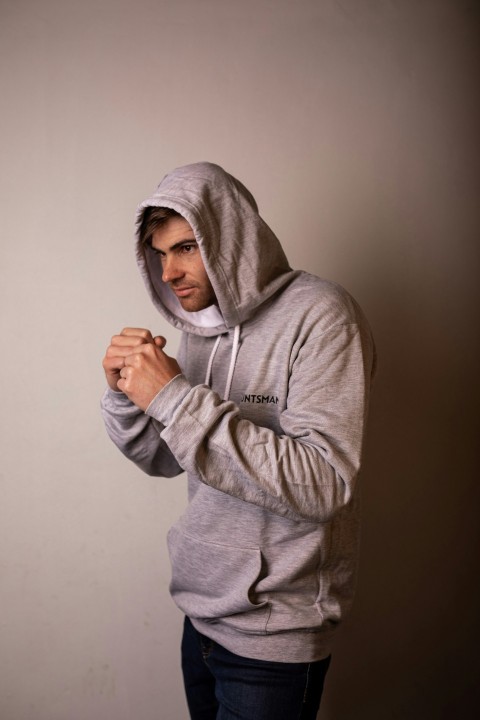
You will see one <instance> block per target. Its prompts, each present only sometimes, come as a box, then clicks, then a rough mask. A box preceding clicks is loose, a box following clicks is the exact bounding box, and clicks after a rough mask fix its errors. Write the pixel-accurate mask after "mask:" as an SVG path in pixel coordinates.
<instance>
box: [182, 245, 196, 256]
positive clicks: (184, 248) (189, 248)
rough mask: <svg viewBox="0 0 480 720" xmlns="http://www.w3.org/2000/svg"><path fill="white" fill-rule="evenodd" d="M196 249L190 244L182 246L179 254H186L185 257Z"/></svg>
mask: <svg viewBox="0 0 480 720" xmlns="http://www.w3.org/2000/svg"><path fill="white" fill-rule="evenodd" d="M195 248H196V245H195V244H194V243H192V244H191V245H182V247H181V252H184V253H187V255H188V254H189V253H191V252H193V251H194V250H195Z"/></svg>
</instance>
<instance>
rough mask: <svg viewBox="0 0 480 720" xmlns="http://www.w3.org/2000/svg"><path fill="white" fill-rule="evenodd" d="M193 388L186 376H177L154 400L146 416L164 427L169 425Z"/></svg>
mask: <svg viewBox="0 0 480 720" xmlns="http://www.w3.org/2000/svg"><path fill="white" fill-rule="evenodd" d="M191 389H192V386H191V385H190V383H189V382H188V380H187V378H186V377H185V376H184V375H176V376H175V377H174V378H173V379H172V380H170V382H168V383H167V384H166V385H165V386H164V387H163V388H162V389H161V390H160V391H159V392H158V393H157V394H156V395H155V397H154V398H153V400H152V401H151V403H150V405H149V406H148V407H147V409H146V410H145V414H146V415H150V417H153V418H155V420H158V421H159V422H161V423H162V425H169V423H170V422H171V421H172V418H173V416H174V414H175V412H176V410H177V408H178V406H179V405H180V404H181V403H182V402H183V400H184V399H185V398H186V396H187V395H188V393H189V392H190V390H191Z"/></svg>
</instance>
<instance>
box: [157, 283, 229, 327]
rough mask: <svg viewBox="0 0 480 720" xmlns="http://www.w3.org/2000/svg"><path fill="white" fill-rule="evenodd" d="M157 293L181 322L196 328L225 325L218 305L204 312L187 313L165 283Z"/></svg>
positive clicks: (211, 306)
mask: <svg viewBox="0 0 480 720" xmlns="http://www.w3.org/2000/svg"><path fill="white" fill-rule="evenodd" d="M157 291H159V295H161V300H162V302H163V304H164V305H165V307H167V308H168V309H169V310H170V312H171V313H172V314H173V315H175V316H176V317H178V318H179V319H180V320H184V321H185V322H187V323H190V324H191V325H195V327H204V328H214V327H218V326H219V325H225V320H224V319H223V315H222V313H221V312H220V308H219V307H218V305H210V306H209V307H207V308H205V309H204V310H199V311H198V312H187V311H186V310H184V309H183V308H182V306H181V304H180V301H179V299H178V298H177V296H176V295H175V294H174V293H173V292H172V291H171V290H170V288H169V287H168V286H167V285H165V283H161V285H160V287H159V288H158V290H157Z"/></svg>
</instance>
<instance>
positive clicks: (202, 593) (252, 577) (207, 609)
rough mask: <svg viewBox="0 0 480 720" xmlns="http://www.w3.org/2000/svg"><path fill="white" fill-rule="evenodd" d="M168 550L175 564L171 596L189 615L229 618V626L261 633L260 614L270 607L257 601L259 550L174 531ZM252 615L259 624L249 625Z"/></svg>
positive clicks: (169, 538) (252, 623)
mask: <svg viewBox="0 0 480 720" xmlns="http://www.w3.org/2000/svg"><path fill="white" fill-rule="evenodd" d="M168 549H169V552H170V561H171V564H172V582H171V584H170V592H171V594H172V597H173V599H174V601H175V603H176V604H177V605H178V607H179V608H180V609H181V610H182V611H183V612H184V613H185V614H186V615H188V616H189V617H192V618H199V619H202V620H216V619H220V618H223V619H227V618H229V620H230V622H228V621H227V622H228V624H231V625H232V626H248V627H250V629H251V630H255V629H257V630H258V629H259V627H257V628H255V626H257V625H259V624H260V623H261V618H260V617H259V616H258V615H259V613H258V610H261V609H262V608H264V607H265V606H266V603H265V602H262V603H255V601H254V588H255V584H256V582H257V579H258V577H259V575H260V572H261V566H262V556H261V553H260V550H259V549H258V548H251V547H247V548H243V547H242V548H239V547H232V546H230V545H221V544H219V543H212V542H205V541H204V540H200V539H198V538H193V537H190V536H189V535H185V534H184V533H183V532H181V531H180V530H178V528H176V527H173V528H171V530H170V532H169V533H168ZM252 611H253V616H256V620H255V619H254V617H253V616H252V617H250V618H249V620H248V621H247V622H245V621H246V618H245V613H248V614H250V615H252ZM260 615H263V613H262V612H261V613H260Z"/></svg>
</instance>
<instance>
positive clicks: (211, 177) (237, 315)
mask: <svg viewBox="0 0 480 720" xmlns="http://www.w3.org/2000/svg"><path fill="white" fill-rule="evenodd" d="M147 207H168V208H172V209H173V210H176V211H177V212H178V213H180V215H182V216H183V217H184V218H185V220H186V221H187V222H188V223H189V225H190V226H191V227H192V229H193V232H194V234H195V239H196V241H197V243H198V246H199V249H200V253H201V256H202V259H203V263H204V265H205V269H206V271H207V274H208V277H209V279H210V282H211V283H212V287H213V289H214V292H215V295H216V297H217V302H218V307H217V306H212V307H210V308H207V309H206V310H202V311H200V312H186V311H185V310H183V308H182V306H181V304H180V302H179V300H178V299H177V297H176V296H175V294H174V293H173V292H172V291H171V290H170V288H169V286H168V285H167V284H166V283H164V282H163V280H162V277H161V275H162V270H161V265H160V262H159V260H158V256H156V255H155V254H154V253H153V252H152V251H151V249H150V248H148V247H144V246H143V245H142V244H141V242H140V238H139V232H140V227H141V223H142V218H143V213H144V211H145V208H147ZM136 228H137V234H136V257H137V263H138V266H139V268H140V272H141V274H142V277H143V280H144V282H145V285H146V287H147V290H148V292H149V294H150V297H151V298H152V301H153V303H154V305H155V307H156V308H157V309H158V311H159V312H160V313H161V314H162V315H163V316H164V317H165V318H166V319H167V320H168V322H169V323H171V324H172V325H173V326H174V327H176V328H178V329H180V330H182V331H184V332H190V333H195V334H198V335H204V336H212V335H218V334H221V333H224V332H226V331H227V330H228V329H230V328H233V327H236V326H237V325H239V324H242V323H244V322H246V321H248V320H249V319H250V318H251V317H252V315H253V314H254V313H255V312H256V310H257V308H258V307H259V306H260V305H261V304H262V303H264V302H265V301H266V300H268V299H269V298H270V297H271V296H272V295H273V294H274V293H276V292H277V291H278V290H279V289H280V288H281V287H282V286H283V285H285V284H286V283H287V282H289V281H290V279H291V277H292V274H293V271H292V269H291V268H290V266H289V264H288V261H287V258H286V256H285V254H284V252H283V250H282V247H281V245H280V243H279V241H278V239H277V238H276V236H275V235H274V233H273V232H272V230H270V228H269V227H268V225H266V223H265V222H264V221H263V220H262V218H261V217H260V215H259V214H258V208H257V204H256V202H255V200H254V198H253V196H252V195H251V193H250V192H249V191H248V190H247V188H246V187H244V185H242V183H241V182H239V181H238V180H236V179H235V178H234V177H232V176H231V175H229V174H228V173H227V172H225V170H223V169H222V168H221V167H219V166H218V165H214V164H212V163H207V162H200V163H195V164H193V165H186V166H184V167H180V168H178V169H176V170H173V171H172V172H171V173H168V175H165V177H164V178H163V180H162V181H161V183H160V185H159V186H158V187H157V189H156V191H155V193H154V194H153V195H152V197H151V198H149V199H148V200H145V201H144V202H143V203H141V205H140V206H139V208H138V210H137V218H136Z"/></svg>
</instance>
